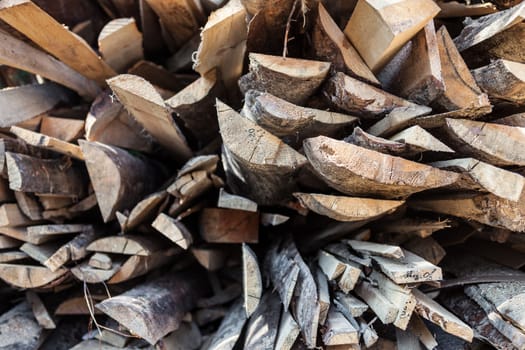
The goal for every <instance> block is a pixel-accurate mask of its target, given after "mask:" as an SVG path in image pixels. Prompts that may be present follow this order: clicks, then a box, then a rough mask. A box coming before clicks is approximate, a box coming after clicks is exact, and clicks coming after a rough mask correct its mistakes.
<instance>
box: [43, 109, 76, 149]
mask: <svg viewBox="0 0 525 350" xmlns="http://www.w3.org/2000/svg"><path fill="white" fill-rule="evenodd" d="M40 132H41V133H42V134H44V135H47V136H49V137H54V138H56V139H59V140H62V141H65V142H73V141H76V140H77V139H79V138H80V137H81V136H82V135H83V134H84V120H80V119H70V118H58V117H51V116H49V115H44V116H42V122H41V123H40Z"/></svg>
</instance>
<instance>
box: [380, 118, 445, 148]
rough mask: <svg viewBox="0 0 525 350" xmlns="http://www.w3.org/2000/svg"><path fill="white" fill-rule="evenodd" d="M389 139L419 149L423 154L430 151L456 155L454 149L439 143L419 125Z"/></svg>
mask: <svg viewBox="0 0 525 350" xmlns="http://www.w3.org/2000/svg"><path fill="white" fill-rule="evenodd" d="M389 139H390V140H394V141H397V142H403V143H405V144H406V145H408V146H410V147H412V148H414V149H416V150H417V149H419V150H420V151H421V152H425V151H429V152H445V153H454V150H453V149H452V148H450V147H448V146H447V145H445V144H444V143H442V142H441V141H439V140H438V139H437V138H435V137H434V136H432V134H431V133H429V132H428V131H426V130H425V129H423V128H422V127H420V126H419V125H414V126H412V127H410V128H408V129H405V130H403V131H401V132H398V133H397V134H395V135H393V136H391V137H390V138H389Z"/></svg>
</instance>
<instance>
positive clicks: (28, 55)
mask: <svg viewBox="0 0 525 350" xmlns="http://www.w3.org/2000/svg"><path fill="white" fill-rule="evenodd" d="M30 26H33V25H31V24H30ZM0 43H1V45H0V47H1V50H0V63H2V64H5V65H8V66H10V67H14V68H18V69H22V70H25V71H27V72H30V73H33V74H38V75H40V76H42V77H44V78H46V79H49V80H51V81H54V82H56V83H59V84H61V85H64V86H66V87H68V88H70V89H72V90H74V91H76V92H77V93H78V94H79V95H80V96H82V97H84V98H86V99H89V100H91V99H94V98H95V97H96V96H97V95H98V93H99V92H100V88H99V87H98V86H97V84H96V83H95V82H94V81H92V80H89V79H87V78H85V77H84V76H82V75H81V74H80V73H78V72H76V71H74V70H73V69H71V68H69V67H68V66H66V65H65V64H64V63H62V62H60V61H58V60H57V59H55V58H53V57H51V56H50V55H47V54H46V53H44V52H42V51H40V50H38V49H36V48H34V47H33V46H31V45H29V44H26V43H25V42H23V41H21V40H19V39H16V38H14V37H12V36H10V35H8V34H5V33H3V32H2V33H0Z"/></svg>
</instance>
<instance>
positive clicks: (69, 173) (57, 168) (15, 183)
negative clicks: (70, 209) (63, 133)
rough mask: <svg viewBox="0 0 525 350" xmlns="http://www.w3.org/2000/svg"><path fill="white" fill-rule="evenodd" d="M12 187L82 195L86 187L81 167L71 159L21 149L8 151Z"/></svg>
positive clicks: (31, 190) (77, 196)
mask: <svg viewBox="0 0 525 350" xmlns="http://www.w3.org/2000/svg"><path fill="white" fill-rule="evenodd" d="M6 163H7V173H8V175H9V188H11V189H12V190H14V191H23V192H36V193H39V194H53V195H61V196H68V197H74V198H82V197H83V196H84V193H85V191H86V184H85V182H84V179H85V177H84V176H83V174H82V172H81V169H80V168H79V167H77V166H76V165H75V164H73V163H72V162H71V160H69V159H38V158H34V157H30V156H26V155H23V154H18V153H11V152H7V153H6Z"/></svg>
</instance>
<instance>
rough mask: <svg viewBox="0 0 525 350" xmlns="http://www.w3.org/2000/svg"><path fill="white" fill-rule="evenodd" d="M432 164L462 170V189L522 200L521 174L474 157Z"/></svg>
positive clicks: (447, 168)
mask: <svg viewBox="0 0 525 350" xmlns="http://www.w3.org/2000/svg"><path fill="white" fill-rule="evenodd" d="M430 165H432V166H434V167H436V168H440V169H446V170H451V171H458V172H460V173H461V174H462V177H461V179H460V181H458V183H457V186H459V187H460V188H462V189H467V190H478V191H479V190H483V191H487V192H490V193H492V194H494V195H496V196H498V197H501V198H504V199H508V200H510V201H514V202H517V201H519V200H520V197H521V194H522V192H523V188H524V186H525V178H524V177H523V176H521V175H520V174H517V173H514V172H511V171H508V170H505V169H502V168H498V167H495V166H493V165H491V164H488V163H485V162H482V161H480V160H477V159H474V158H460V159H451V160H443V161H439V162H434V163H431V164H430Z"/></svg>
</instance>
